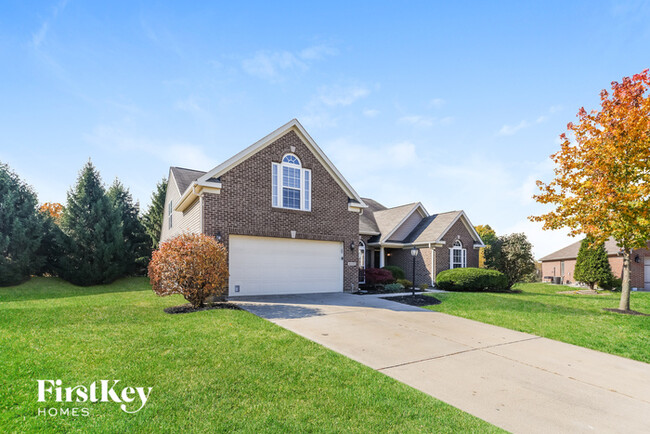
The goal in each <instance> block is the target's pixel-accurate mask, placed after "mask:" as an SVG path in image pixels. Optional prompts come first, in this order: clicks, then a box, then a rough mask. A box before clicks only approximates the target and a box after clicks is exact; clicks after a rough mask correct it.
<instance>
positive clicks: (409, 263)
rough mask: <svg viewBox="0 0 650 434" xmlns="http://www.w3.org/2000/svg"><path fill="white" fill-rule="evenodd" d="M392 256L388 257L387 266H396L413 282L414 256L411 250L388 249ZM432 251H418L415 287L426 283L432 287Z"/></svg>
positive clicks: (424, 249) (426, 249) (425, 249)
mask: <svg viewBox="0 0 650 434" xmlns="http://www.w3.org/2000/svg"><path fill="white" fill-rule="evenodd" d="M386 252H387V253H390V256H387V257H386V264H387V265H396V266H398V267H400V268H401V269H402V270H404V273H406V278H407V279H408V280H410V281H413V256H411V249H387V250H386ZM431 272H432V271H431V249H428V248H423V249H418V255H417V256H416V257H415V286H418V285H421V284H422V283H426V284H427V285H431Z"/></svg>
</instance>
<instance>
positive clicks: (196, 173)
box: [170, 167, 205, 194]
mask: <svg viewBox="0 0 650 434" xmlns="http://www.w3.org/2000/svg"><path fill="white" fill-rule="evenodd" d="M170 171H171V173H172V175H173V176H174V179H175V180H176V186H177V187H178V190H179V194H183V193H184V192H185V190H187V187H189V186H190V184H191V183H192V182H194V181H196V180H197V179H199V177H201V176H202V175H204V174H205V172H203V171H202V170H194V169H185V168H183V167H171V168H170Z"/></svg>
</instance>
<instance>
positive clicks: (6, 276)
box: [0, 163, 43, 286]
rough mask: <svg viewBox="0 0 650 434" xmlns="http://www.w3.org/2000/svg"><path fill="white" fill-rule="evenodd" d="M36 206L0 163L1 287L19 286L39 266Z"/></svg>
mask: <svg viewBox="0 0 650 434" xmlns="http://www.w3.org/2000/svg"><path fill="white" fill-rule="evenodd" d="M37 204H38V202H37V199H36V194H35V193H34V192H33V191H32V189H31V188H30V187H29V186H28V185H27V184H25V183H24V182H23V181H21V180H20V178H19V177H18V175H16V174H15V173H14V172H12V171H11V170H10V169H9V167H8V166H7V165H6V164H2V163H0V286H7V285H15V284H17V283H20V282H21V281H23V280H26V279H28V278H29V276H30V275H31V274H33V273H36V272H37V271H38V270H39V269H40V267H41V263H42V256H40V255H38V254H37V252H38V249H39V247H40V245H41V237H42V226H43V223H42V220H41V219H40V218H39V215H38V210H37Z"/></svg>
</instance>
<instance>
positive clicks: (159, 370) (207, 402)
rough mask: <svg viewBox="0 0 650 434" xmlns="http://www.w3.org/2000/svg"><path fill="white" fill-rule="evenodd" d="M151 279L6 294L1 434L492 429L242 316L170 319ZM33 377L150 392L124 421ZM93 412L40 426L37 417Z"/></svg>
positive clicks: (30, 287) (215, 313)
mask: <svg viewBox="0 0 650 434" xmlns="http://www.w3.org/2000/svg"><path fill="white" fill-rule="evenodd" d="M184 302H185V301H184V300H183V299H182V298H181V297H180V296H173V297H167V298H159V297H157V296H155V295H154V294H153V292H152V291H151V289H150V286H149V282H148V280H147V279H145V278H131V279H124V280H121V281H118V282H116V283H114V284H112V285H106V286H95V287H90V288H79V287H75V286H72V285H69V284H67V283H64V282H62V281H60V280H58V279H54V278H35V279H32V280H31V281H29V282H27V283H25V284H23V285H20V286H16V287H10V288H0V348H1V350H0V366H2V374H1V376H0V378H1V380H2V381H1V382H0V432H45V431H48V432H49V431H84V432H87V431H102V432H173V431H181V430H182V431H186V432H215V431H246V432H265V431H270V432H306V431H326V432H332V431H355V432H357V431H358V432H386V431H388V432H391V431H392V432H408V431H423V432H469V431H480V432H484V431H496V430H497V429H496V428H494V427H492V426H491V425H489V424H488V423H486V422H484V421H482V420H480V419H477V418H475V417H473V416H470V415H468V414H466V413H463V412H462V411H460V410H458V409H456V408H454V407H451V406H449V405H447V404H445V403H442V402H441V401H438V400H436V399H434V398H432V397H430V396H428V395H425V394H423V393H421V392H419V391H416V390H415V389H412V388H410V387H408V386H406V385H403V384H401V383H399V382H397V381H395V380H393V379H391V378H389V377H387V376H385V375H383V374H380V373H378V372H376V371H373V370H372V369H370V368H367V367H365V366H363V365H361V364H359V363H356V362H354V361H352V360H350V359H348V358H346V357H344V356H342V355H339V354H337V353H335V352H332V351H330V350H328V349H326V348H324V347H322V346H320V345H318V344H315V343H313V342H311V341H308V340H306V339H304V338H301V337H299V336H297V335H295V334H293V333H291V332H289V331H287V330H284V329H282V328H281V327H278V326H276V325H274V324H271V323H269V322H267V321H264V320H262V319H259V318H257V317H256V316H254V315H252V314H249V313H248V312H245V311H235V310H209V311H202V312H197V313H191V314H181V315H169V314H166V313H164V312H163V308H165V307H168V306H173V305H178V304H182V303H184ZM37 379H51V380H56V379H61V380H63V386H64V387H66V386H76V385H78V384H83V385H86V386H88V385H89V384H90V383H91V382H93V381H97V382H99V380H121V383H120V386H119V390H121V388H122V387H125V386H133V387H135V386H138V387H149V386H152V387H153V391H152V392H151V395H150V397H149V399H148V402H147V404H146V406H145V407H144V408H143V409H142V410H141V411H140V412H138V413H136V414H127V413H124V412H123V411H122V410H120V408H119V405H118V404H115V403H112V402H108V403H103V402H100V403H95V404H90V403H77V404H75V403H72V404H69V403H56V402H53V401H49V402H46V403H38V402H37V383H36V380H37ZM44 407H46V408H52V407H55V408H72V407H80V408H89V409H90V415H89V416H87V417H84V416H78V417H73V416H62V415H59V416H56V417H50V416H44V415H40V416H39V415H38V410H39V408H44Z"/></svg>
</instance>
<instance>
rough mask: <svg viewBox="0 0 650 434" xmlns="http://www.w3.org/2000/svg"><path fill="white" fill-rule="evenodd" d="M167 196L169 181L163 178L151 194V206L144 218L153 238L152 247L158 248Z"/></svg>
mask: <svg viewBox="0 0 650 434" xmlns="http://www.w3.org/2000/svg"><path fill="white" fill-rule="evenodd" d="M166 195H167V179H165V178H163V179H162V181H160V182H159V183H158V184H157V185H156V190H155V191H154V192H153V193H152V194H151V205H149V209H147V212H146V213H144V215H143V216H142V223H143V224H144V227H145V229H146V230H147V234H148V235H149V237H150V238H151V247H152V248H154V249H157V248H158V242H159V241H160V231H161V230H162V224H163V214H164V211H165V196H166Z"/></svg>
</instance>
